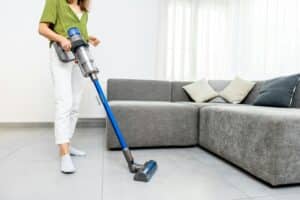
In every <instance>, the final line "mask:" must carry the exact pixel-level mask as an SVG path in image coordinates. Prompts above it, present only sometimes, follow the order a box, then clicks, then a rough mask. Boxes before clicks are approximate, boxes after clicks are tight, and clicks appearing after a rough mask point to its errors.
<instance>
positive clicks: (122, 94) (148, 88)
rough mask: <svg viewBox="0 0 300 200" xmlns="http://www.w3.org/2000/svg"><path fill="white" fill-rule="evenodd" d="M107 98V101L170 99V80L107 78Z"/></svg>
mask: <svg viewBox="0 0 300 200" xmlns="http://www.w3.org/2000/svg"><path fill="white" fill-rule="evenodd" d="M107 98H108V100H109V101H112V100H118V101H120V100H124V101H129V100H135V101H171V82H169V81H156V80H135V79H109V80H108V81H107Z"/></svg>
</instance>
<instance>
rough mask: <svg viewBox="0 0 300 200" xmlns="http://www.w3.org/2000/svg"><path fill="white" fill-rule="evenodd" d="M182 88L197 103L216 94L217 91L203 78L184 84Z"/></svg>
mask: <svg viewBox="0 0 300 200" xmlns="http://www.w3.org/2000/svg"><path fill="white" fill-rule="evenodd" d="M183 89H184V90H185V91H186V92H187V93H188V94H189V96H190V97H191V98H192V99H193V100H194V101H195V102H197V103H202V102H205V101H208V100H210V99H213V98H215V97H217V96H218V93H217V92H216V91H215V90H214V89H213V88H212V87H211V86H210V85H209V84H208V81H207V80H204V79H203V80H201V81H197V82H195V83H192V84H189V85H186V86H184V87H183Z"/></svg>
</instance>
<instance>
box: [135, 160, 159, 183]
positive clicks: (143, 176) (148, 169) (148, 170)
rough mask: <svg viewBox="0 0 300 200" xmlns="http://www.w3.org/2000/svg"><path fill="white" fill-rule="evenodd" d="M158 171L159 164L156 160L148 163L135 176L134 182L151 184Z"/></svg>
mask: <svg viewBox="0 0 300 200" xmlns="http://www.w3.org/2000/svg"><path fill="white" fill-rule="evenodd" d="M156 170H157V163H156V162H155V161H154V160H150V161H148V162H146V163H145V164H144V165H143V167H141V168H140V169H139V170H138V171H137V172H136V174H135V176H134V180H136V181H142V182H149V181H150V179H151V178H152V176H153V174H154V173H155V172H156Z"/></svg>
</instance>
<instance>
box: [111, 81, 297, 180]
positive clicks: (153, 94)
mask: <svg viewBox="0 0 300 200" xmlns="http://www.w3.org/2000/svg"><path fill="white" fill-rule="evenodd" d="M189 83H190V82H168V81H151V80H129V79H111V80H108V87H107V95H108V100H109V102H110V105H111V107H112V109H113V112H114V114H115V116H116V118H117V120H118V122H119V125H120V128H121V129H122V132H123V134H124V136H125V137H126V139H127V142H128V144H129V146H130V147H172V146H175V147H181V146H182V147H184V146H196V145H199V146H200V147H202V148H205V149H207V150H209V151H211V152H213V153H215V154H217V155H219V156H220V157H222V158H224V159H225V160H227V161H229V162H231V163H233V164H235V165H237V166H239V167H240V168H242V169H244V170H246V171H248V172H249V173H251V174H253V175H254V176H256V177H258V178H260V179H262V180H264V181H265V182H267V183H269V184H271V185H273V186H278V185H285V184H296V183H300V109H298V108H297V107H300V86H299V87H298V89H297V91H296V95H295V98H294V99H295V101H294V106H293V108H272V107H258V106H252V105H251V104H252V103H253V102H254V99H255V98H256V96H257V95H258V92H259V89H260V87H261V86H262V84H263V82H258V83H257V84H256V86H255V88H254V89H253V90H252V91H251V93H250V94H249V95H248V96H247V98H246V99H245V100H244V102H243V103H242V104H239V105H233V104H220V103H193V102H192V101H191V99H190V98H189V97H188V96H187V94H186V93H185V92H184V90H183V89H182V86H184V85H186V84H189ZM209 83H210V85H211V86H212V87H213V88H214V89H215V90H217V91H221V90H222V89H224V88H225V87H226V86H227V85H228V84H229V81H209ZM106 130H107V144H108V148H109V149H118V148H119V147H120V146H119V144H118V142H117V139H116V137H115V135H114V133H113V130H112V127H111V125H110V123H109V122H108V123H107V129H106Z"/></svg>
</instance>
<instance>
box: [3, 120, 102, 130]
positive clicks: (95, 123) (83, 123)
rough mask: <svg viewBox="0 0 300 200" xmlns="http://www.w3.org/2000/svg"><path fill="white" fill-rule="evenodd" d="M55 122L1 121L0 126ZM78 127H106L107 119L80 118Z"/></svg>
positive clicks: (27, 126) (32, 125)
mask: <svg viewBox="0 0 300 200" xmlns="http://www.w3.org/2000/svg"><path fill="white" fill-rule="evenodd" d="M53 126H54V123H53V122H3V123H1V122H0V128H52V127H53ZM77 127H78V128H105V127H106V119H105V118H98V119H86V118H82V119H78V123H77Z"/></svg>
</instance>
